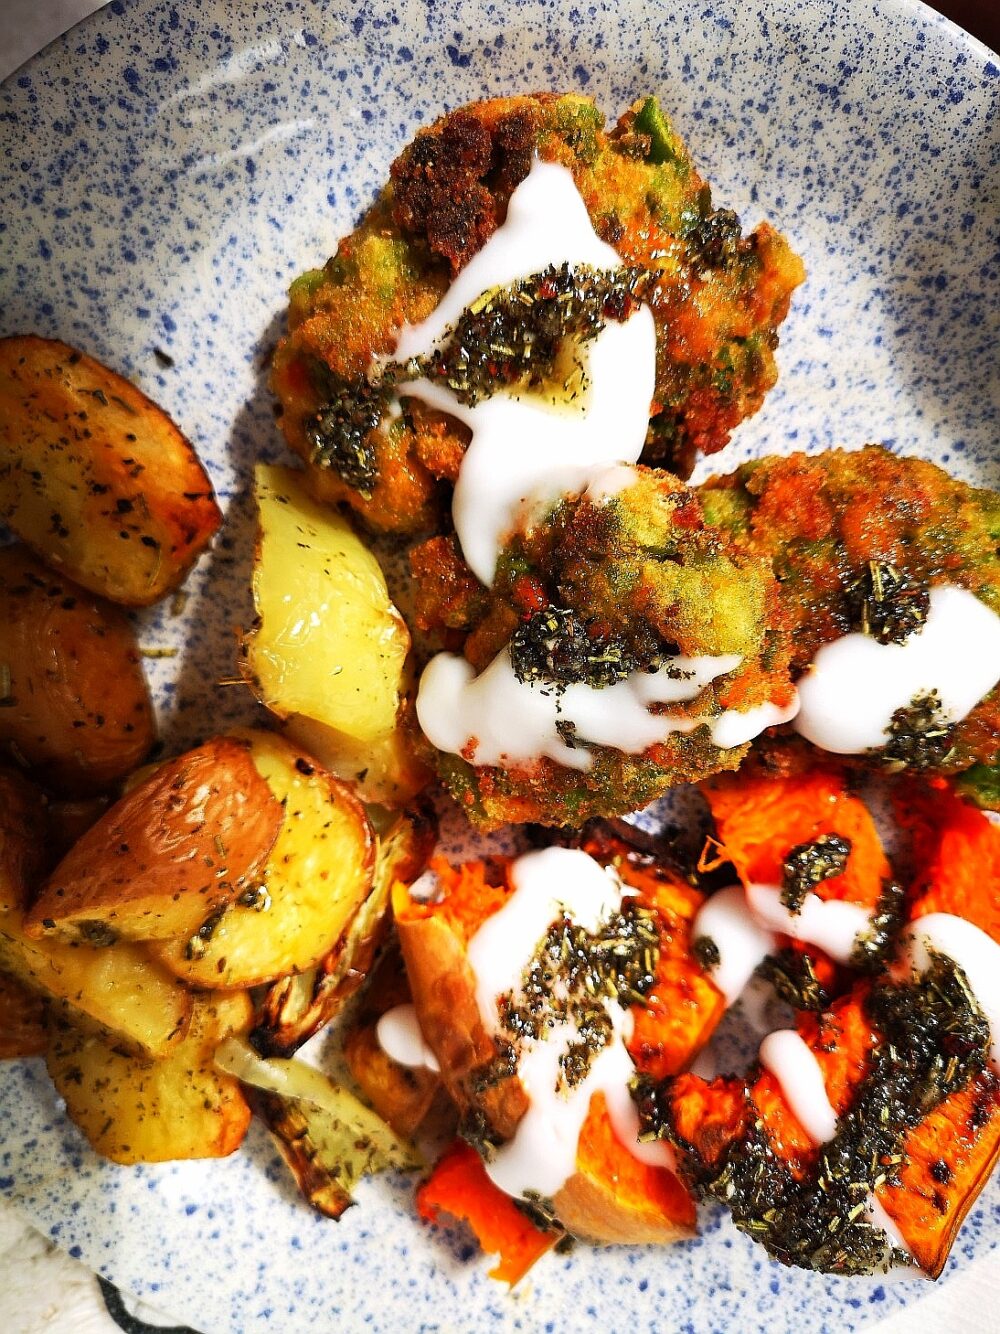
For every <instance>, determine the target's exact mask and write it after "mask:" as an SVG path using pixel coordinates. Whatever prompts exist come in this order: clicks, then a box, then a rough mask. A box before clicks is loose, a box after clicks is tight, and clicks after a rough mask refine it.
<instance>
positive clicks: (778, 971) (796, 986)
mask: <svg viewBox="0 0 1000 1334" xmlns="http://www.w3.org/2000/svg"><path fill="white" fill-rule="evenodd" d="M758 972H759V973H760V975H761V977H763V978H764V979H765V981H767V982H769V983H770V984H771V986H772V987H773V988H774V990H775V993H776V994H777V995H778V996H779V997H780V999H781V1000H783V1001H784V1002H785V1003H786V1004H787V1005H790V1006H791V1007H792V1009H793V1010H812V1011H817V1012H818V1011H820V1010H825V1009H826V1007H827V1006H828V1005H829V1004H830V1002H831V1000H832V999H833V996H832V994H831V992H829V991H828V990H827V988H826V987H825V986H824V985H823V983H822V982H821V981H820V980H819V976H818V975H817V973H816V962H815V960H814V959H813V958H812V957H811V956H810V955H809V954H807V953H806V952H805V951H803V950H796V949H792V948H791V947H790V946H789V947H786V948H785V949H783V950H778V951H777V953H775V954H770V955H768V957H767V958H766V959H765V960H764V961H763V963H762V964H761V965H760V967H759V969H758Z"/></svg>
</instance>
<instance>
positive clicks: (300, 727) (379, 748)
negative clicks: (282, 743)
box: [284, 705, 431, 809]
mask: <svg viewBox="0 0 1000 1334" xmlns="http://www.w3.org/2000/svg"><path fill="white" fill-rule="evenodd" d="M409 712H410V711H409V710H408V709H407V707H406V706H405V705H404V708H403V712H402V714H401V715H400V721H399V725H398V726H397V727H396V728H395V730H394V731H392V732H387V733H386V734H385V736H382V737H378V738H377V739H376V740H374V741H356V740H354V739H353V738H351V737H349V736H346V735H345V734H344V733H343V732H337V731H335V730H334V729H333V728H332V727H326V726H324V724H323V723H317V722H314V721H313V720H312V719H311V718H305V717H303V715H302V714H300V713H299V714H296V715H295V716H294V717H293V718H291V719H290V721H289V722H288V724H287V725H286V727H285V728H284V732H285V735H286V736H287V737H288V738H289V739H290V740H291V741H295V742H297V743H298V744H299V745H301V746H304V747H305V749H306V750H308V751H309V753H310V754H311V755H315V756H316V758H317V759H318V760H320V761H321V762H322V763H323V764H325V765H326V767H327V768H328V769H329V770H330V772H331V773H334V774H336V775H337V777H338V778H344V779H346V780H347V781H348V782H351V783H353V784H354V786H355V788H356V790H357V793H358V796H359V797H360V798H361V800H362V801H367V802H373V803H374V804H376V805H379V806H387V807H390V808H391V809H396V808H398V807H400V806H405V805H406V803H407V802H408V801H411V800H412V799H413V797H415V796H416V795H417V793H418V792H421V791H423V789H424V788H425V787H426V786H427V784H428V783H429V782H430V780H431V771H430V769H429V768H428V767H427V765H426V764H425V763H424V762H423V760H422V759H420V758H419V756H418V755H417V754H416V751H415V750H414V746H413V741H412V732H411V726H410V724H409V722H408V714H409Z"/></svg>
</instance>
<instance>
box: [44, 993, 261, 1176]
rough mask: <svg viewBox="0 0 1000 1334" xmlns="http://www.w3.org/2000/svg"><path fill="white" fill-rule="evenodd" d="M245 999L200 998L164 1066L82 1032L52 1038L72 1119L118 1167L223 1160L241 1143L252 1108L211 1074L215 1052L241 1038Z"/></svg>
mask: <svg viewBox="0 0 1000 1334" xmlns="http://www.w3.org/2000/svg"><path fill="white" fill-rule="evenodd" d="M251 1013H252V1009H251V1005H250V1001H249V998H248V997H247V996H246V994H245V993H242V992H234V993H232V994H230V995H225V994H220V995H217V996H210V997H205V998H199V999H198V1000H197V1001H196V1002H195V1009H194V1015H193V1017H192V1021H191V1028H190V1031H189V1032H188V1035H187V1037H186V1038H185V1039H184V1041H183V1042H181V1043H180V1044H179V1045H178V1046H177V1047H176V1048H175V1049H174V1050H173V1051H172V1052H170V1054H169V1055H168V1056H166V1057H165V1058H164V1059H163V1060H159V1061H151V1062H143V1061H138V1060H136V1059H135V1057H134V1056H131V1055H128V1054H123V1053H122V1052H120V1051H118V1050H117V1049H116V1048H115V1047H114V1046H112V1045H111V1044H109V1043H108V1042H105V1041H103V1040H102V1039H101V1038H99V1037H95V1036H94V1035H92V1034H89V1033H86V1032H84V1031H82V1030H80V1029H75V1028H63V1029H60V1030H59V1031H57V1032H56V1033H55V1034H54V1035H53V1039H52V1045H51V1048H50V1050H49V1052H48V1055H47V1057H46V1065H47V1066H48V1071H49V1075H50V1076H51V1078H52V1082H53V1083H54V1084H55V1086H56V1091H57V1092H58V1093H59V1095H60V1097H62V1098H64V1099H65V1101H66V1111H67V1112H68V1114H69V1117H70V1120H72V1121H73V1122H74V1124H75V1125H76V1126H78V1127H79V1129H80V1130H81V1131H82V1132H83V1134H84V1135H85V1136H86V1137H87V1140H88V1141H89V1143H90V1144H91V1146H92V1147H93V1148H94V1149H96V1150H97V1152H98V1153H100V1154H103V1155H104V1157H105V1158H110V1159H111V1160H112V1161H113V1162H116V1163H162V1162H170V1161H172V1160H174V1159H181V1158H225V1157H226V1156H227V1155H228V1154H231V1153H234V1152H235V1151H236V1149H238V1148H239V1146H240V1144H241V1143H242V1142H243V1137H244V1136H245V1135H246V1132H247V1127H248V1126H249V1124H250V1108H249V1107H248V1106H247V1103H246V1099H245V1098H244V1097H243V1094H242V1093H241V1092H240V1086H239V1082H238V1081H237V1080H235V1079H233V1078H232V1077H231V1076H230V1075H226V1074H224V1073H222V1072H221V1071H219V1070H218V1069H216V1067H215V1065H214V1063H213V1056H214V1053H215V1049H216V1047H218V1046H219V1044H220V1043H221V1042H223V1041H224V1040H225V1039H226V1038H228V1037H229V1036H230V1035H231V1034H233V1033H241V1032H245V1031H246V1029H247V1028H248V1027H249V1024H250V1018H251Z"/></svg>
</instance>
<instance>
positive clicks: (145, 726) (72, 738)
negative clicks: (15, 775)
mask: <svg viewBox="0 0 1000 1334" xmlns="http://www.w3.org/2000/svg"><path fill="white" fill-rule="evenodd" d="M155 739H156V725H155V722H154V720H153V706H152V704H151V702H150V698H149V690H148V688H147V686H146V678H145V677H144V676H143V672H142V665H141V662H140V658H139V650H138V648H137V646H136V642H135V635H134V634H133V632H132V627H131V625H129V622H128V620H127V618H126V617H125V615H124V613H123V612H121V611H120V610H119V609H118V608H117V607H113V606H111V605H110V603H107V602H104V601H102V600H101V599H100V598H96V597H94V595H93V594H92V593H88V592H86V591H85V590H84V589H82V588H80V587H79V586H78V585H77V584H74V583H72V582H71V581H70V580H69V579H66V578H64V577H63V576H62V575H59V574H53V573H52V572H51V571H50V570H47V569H46V568H45V566H44V565H42V564H41V562H40V561H38V560H36V559H35V557H34V556H33V555H32V554H31V553H30V552H29V551H28V550H27V548H25V547H22V546H13V547H3V548H0V751H3V750H6V751H7V753H8V754H9V755H10V756H11V757H12V758H15V759H16V760H17V762H18V763H20V764H24V765H26V766H27V767H28V768H29V769H30V770H31V772H32V773H33V774H34V775H35V776H36V777H37V778H38V779H39V780H40V781H42V782H43V783H45V784H46V786H48V787H50V788H56V789H58V790H59V791H60V792H64V793H69V794H71V795H76V796H87V795H89V794H91V793H93V792H95V791H100V790H101V789H103V788H106V787H108V786H110V785H111V784H112V783H115V782H117V781H118V780H119V779H121V778H123V777H124V776H125V775H126V774H127V773H129V772H131V770H132V769H134V768H135V766H136V765H137V764H139V763H140V762H141V761H142V760H143V759H144V758H145V757H146V755H147V754H148V752H149V749H150V747H151V746H152V744H153V742H154V740H155Z"/></svg>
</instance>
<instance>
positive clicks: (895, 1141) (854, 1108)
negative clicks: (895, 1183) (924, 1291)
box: [636, 955, 990, 1274]
mask: <svg viewBox="0 0 1000 1334" xmlns="http://www.w3.org/2000/svg"><path fill="white" fill-rule="evenodd" d="M865 1008H866V1012H867V1015H868V1018H869V1020H870V1022H871V1023H872V1025H873V1027H874V1029H875V1030H876V1032H877V1033H878V1034H879V1035H880V1040H879V1042H878V1044H877V1047H876V1050H875V1053H874V1059H873V1062H872V1067H871V1070H870V1072H869V1074H868V1075H867V1076H866V1077H865V1078H864V1080H862V1082H861V1084H860V1085H859V1086H858V1088H857V1089H856V1090H855V1095H854V1100H853V1102H852V1104H851V1106H850V1107H849V1109H848V1110H847V1111H846V1112H845V1113H844V1115H842V1116H841V1117H840V1119H839V1121H838V1123H837V1132H836V1134H835V1136H834V1138H833V1139H832V1140H830V1141H829V1142H828V1143H827V1144H825V1145H823V1146H822V1147H821V1148H820V1149H819V1151H818V1154H817V1159H816V1162H815V1165H814V1166H813V1168H812V1170H811V1171H809V1172H807V1173H806V1174H805V1176H804V1177H803V1178H802V1179H799V1180H796V1178H795V1177H794V1176H793V1174H792V1172H791V1169H790V1167H789V1165H788V1164H787V1163H786V1162H785V1161H783V1160H782V1159H781V1158H779V1157H778V1155H777V1154H776V1153H775V1152H774V1150H773V1148H772V1147H771V1145H770V1143H769V1142H768V1140H767V1138H766V1136H765V1134H764V1131H763V1123H762V1122H761V1121H760V1120H759V1119H758V1118H757V1116H756V1112H755V1110H754V1109H753V1108H752V1106H751V1105H750V1104H749V1095H748V1127H749V1128H748V1130H747V1132H746V1134H745V1135H744V1136H743V1137H742V1138H741V1139H740V1140H739V1142H738V1143H736V1144H734V1145H732V1146H730V1147H729V1149H728V1150H727V1152H726V1153H725V1154H724V1155H723V1157H722V1159H721V1161H719V1162H716V1163H714V1164H710V1163H708V1162H706V1161H705V1160H704V1159H703V1158H702V1157H701V1156H700V1155H699V1153H698V1151H697V1150H696V1149H695V1147H694V1146H693V1145H692V1144H689V1143H687V1142H686V1141H685V1140H684V1139H683V1138H682V1137H681V1136H680V1135H678V1134H677V1132H676V1130H675V1127H674V1123H673V1118H672V1112H671V1104H670V1081H669V1080H668V1081H664V1082H663V1083H662V1084H659V1085H657V1084H653V1083H652V1082H651V1081H648V1080H647V1081H643V1080H640V1081H637V1086H636V1094H637V1103H638V1108H639V1118H640V1126H641V1134H642V1136H643V1137H644V1138H647V1139H656V1138H664V1139H670V1140H672V1141H673V1142H674V1143H675V1144H676V1145H677V1146H678V1148H680V1149H681V1150H682V1151H683V1153H684V1162H685V1164H686V1167H685V1170H686V1172H687V1174H688V1176H689V1177H690V1180H691V1184H692V1186H693V1188H694V1189H695V1190H696V1192H697V1193H698V1194H700V1195H701V1196H702V1197H704V1198H712V1199H717V1200H719V1201H721V1202H722V1203H724V1204H725V1205H726V1206H727V1207H728V1208H729V1210H730V1212H731V1214H732V1217H733V1221H734V1222H735V1223H736V1226H737V1227H739V1228H740V1229H741V1230H742V1231H744V1232H746V1233H748V1234H749V1235H750V1236H752V1237H753V1238H754V1239H755V1240H757V1241H759V1242H761V1244H762V1245H763V1246H764V1248H765V1249H766V1250H767V1252H768V1254H769V1255H771V1256H772V1257H773V1258H774V1259H776V1260H779V1261H781V1262H782V1263H783V1264H788V1265H797V1266H799V1267H801V1268H805V1269H814V1270H820V1271H822V1272H824V1273H836V1274H864V1273H871V1272H873V1271H874V1270H875V1269H878V1268H881V1267H885V1266H886V1265H887V1264H888V1263H890V1262H891V1261H892V1260H893V1259H895V1258H896V1256H895V1254H894V1252H893V1250H892V1247H891V1244H890V1243H889V1242H888V1241H887V1239H886V1237H885V1236H884V1234H883V1233H882V1232H881V1230H880V1229H878V1228H877V1227H875V1226H873V1225H872V1223H871V1222H870V1221H869V1219H868V1216H867V1211H866V1204H867V1201H868V1198H869V1195H870V1194H871V1192H872V1191H873V1190H875V1189H876V1188H877V1187H878V1186H880V1185H881V1184H882V1183H883V1182H884V1181H887V1180H892V1179H893V1174H894V1172H895V1171H896V1170H897V1169H898V1167H899V1165H900V1164H901V1163H902V1162H903V1153H902V1144H903V1141H904V1138H905V1136H906V1134H907V1132H908V1131H909V1130H911V1129H912V1128H913V1127H914V1126H916V1125H918V1124H919V1123H920V1122H921V1121H922V1120H923V1119H924V1118H925V1117H926V1116H927V1115H928V1114H929V1113H930V1112H932V1111H933V1110H934V1108H935V1107H937V1106H938V1105H939V1104H940V1103H941V1102H942V1101H943V1100H944V1099H945V1098H946V1097H948V1096H949V1095H950V1094H952V1093H954V1092H956V1091H957V1090H959V1089H961V1088H964V1087H965V1086H966V1085H967V1084H968V1083H969V1082H970V1080H972V1079H973V1078H975V1077H976V1076H978V1075H980V1074H982V1072H983V1071H984V1070H985V1069H986V1068H987V1066H988V1062H989V1044H990V1030H989V1024H988V1023H987V1021H986V1019H985V1017H984V1016H983V1014H982V1011H981V1010H980V1009H979V1006H978V1004H977V1003H976V999H975V997H974V996H973V994H972V993H971V991H970V989H969V986H968V983H967V981H966V979H965V976H964V974H963V973H962V971H961V969H959V968H958V966H957V965H956V964H954V963H953V962H952V961H951V960H950V959H947V958H945V957H943V956H940V955H939V956H936V957H935V958H934V959H933V961H932V964H931V967H930V969H928V971H927V972H926V973H925V974H924V976H923V977H922V978H920V979H917V980H914V981H910V982H906V983H894V982H883V983H882V984H880V985H878V986H875V987H874V988H873V989H872V991H871V992H870V993H869V995H868V998H867V1000H866V1004H865Z"/></svg>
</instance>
